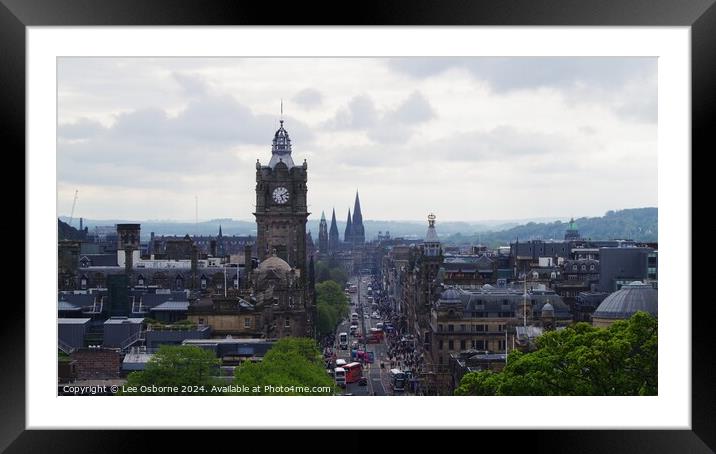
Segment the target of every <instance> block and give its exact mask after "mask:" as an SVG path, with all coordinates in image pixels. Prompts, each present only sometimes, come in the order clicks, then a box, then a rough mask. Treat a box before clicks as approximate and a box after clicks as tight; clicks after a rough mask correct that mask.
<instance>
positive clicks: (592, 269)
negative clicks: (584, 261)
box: [589, 263, 594, 271]
mask: <svg viewBox="0 0 716 454" xmlns="http://www.w3.org/2000/svg"><path fill="white" fill-rule="evenodd" d="M589 269H590V270H591V271H594V264H593V263H592V264H591V265H589Z"/></svg>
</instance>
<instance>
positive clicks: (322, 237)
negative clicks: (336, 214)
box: [318, 212, 328, 254]
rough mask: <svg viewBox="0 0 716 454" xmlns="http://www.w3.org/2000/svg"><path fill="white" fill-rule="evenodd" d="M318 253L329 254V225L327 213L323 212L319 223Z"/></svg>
mask: <svg viewBox="0 0 716 454" xmlns="http://www.w3.org/2000/svg"><path fill="white" fill-rule="evenodd" d="M318 252H319V253H321V254H327V253H328V224H327V223H326V213H324V212H321V221H320V222H319V223H318Z"/></svg>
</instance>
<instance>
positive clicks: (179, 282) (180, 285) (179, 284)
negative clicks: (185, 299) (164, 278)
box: [174, 275, 184, 290]
mask: <svg viewBox="0 0 716 454" xmlns="http://www.w3.org/2000/svg"><path fill="white" fill-rule="evenodd" d="M174 288H176V289H177V290H182V289H184V278H183V277H181V275H179V276H177V278H176V279H174Z"/></svg>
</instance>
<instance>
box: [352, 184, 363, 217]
mask: <svg viewBox="0 0 716 454" xmlns="http://www.w3.org/2000/svg"><path fill="white" fill-rule="evenodd" d="M353 224H363V214H362V213H361V211H360V198H359V197H358V191H356V201H355V204H354V205H353Z"/></svg>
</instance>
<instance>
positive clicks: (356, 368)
mask: <svg viewBox="0 0 716 454" xmlns="http://www.w3.org/2000/svg"><path fill="white" fill-rule="evenodd" d="M343 370H344V371H345V373H346V375H345V377H346V378H345V379H346V383H355V382H357V381H358V380H360V378H361V377H362V376H363V367H362V366H361V365H360V363H355V362H354V363H348V364H346V365H345V366H343Z"/></svg>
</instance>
